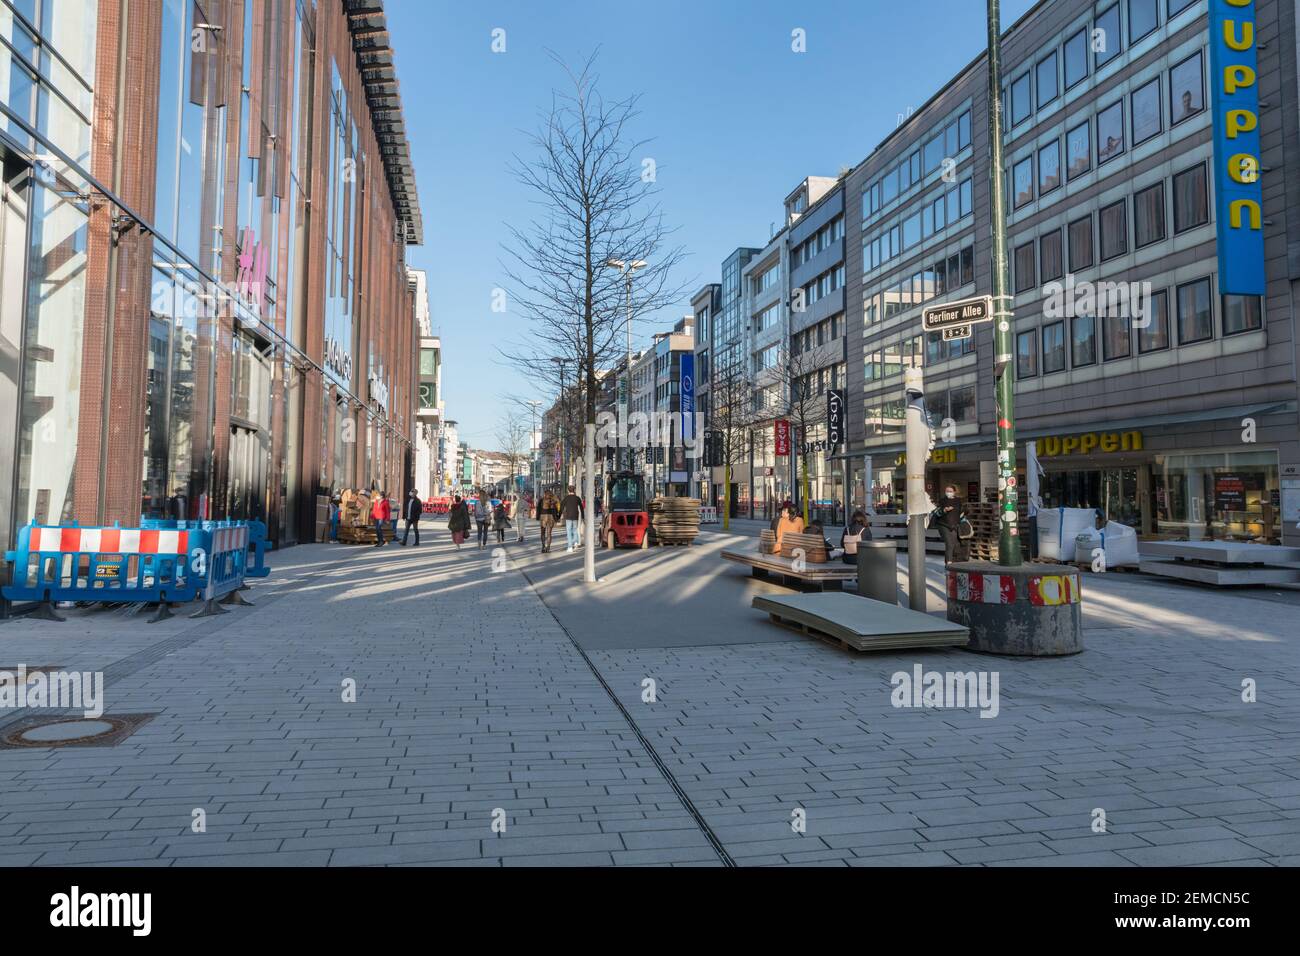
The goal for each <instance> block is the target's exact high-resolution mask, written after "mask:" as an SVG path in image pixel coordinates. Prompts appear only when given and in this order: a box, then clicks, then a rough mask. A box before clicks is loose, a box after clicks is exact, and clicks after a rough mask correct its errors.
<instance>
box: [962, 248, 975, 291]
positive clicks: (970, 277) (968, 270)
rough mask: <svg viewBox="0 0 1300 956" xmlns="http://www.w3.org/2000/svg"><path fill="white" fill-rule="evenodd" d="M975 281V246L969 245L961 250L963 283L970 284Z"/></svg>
mask: <svg viewBox="0 0 1300 956" xmlns="http://www.w3.org/2000/svg"><path fill="white" fill-rule="evenodd" d="M974 281H975V247H974V246H967V247H966V248H965V249H963V250H962V251H961V284H962V285H969V284H970V283H972V282H974Z"/></svg>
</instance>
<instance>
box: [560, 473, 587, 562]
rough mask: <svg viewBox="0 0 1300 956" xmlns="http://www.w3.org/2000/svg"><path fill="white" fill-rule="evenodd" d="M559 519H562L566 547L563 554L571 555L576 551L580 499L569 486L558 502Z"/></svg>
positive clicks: (580, 517) (580, 508)
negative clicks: (567, 491) (566, 492)
mask: <svg viewBox="0 0 1300 956" xmlns="http://www.w3.org/2000/svg"><path fill="white" fill-rule="evenodd" d="M560 517H561V518H563V519H564V535H565V540H566V542H567V544H568V547H567V548H565V551H564V553H565V554H572V553H573V552H574V551H576V550H577V549H578V543H579V542H578V522H579V521H581V520H582V499H581V498H579V497H578V496H577V495H576V494H575V493H574V487H573V485H569V493H568V494H567V495H565V496H564V498H563V499H562V500H561V501H560Z"/></svg>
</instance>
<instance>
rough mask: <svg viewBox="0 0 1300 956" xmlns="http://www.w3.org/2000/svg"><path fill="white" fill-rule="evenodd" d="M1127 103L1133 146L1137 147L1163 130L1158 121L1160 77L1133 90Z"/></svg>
mask: <svg viewBox="0 0 1300 956" xmlns="http://www.w3.org/2000/svg"><path fill="white" fill-rule="evenodd" d="M1129 102H1130V104H1131V105H1130V108H1129V113H1130V115H1131V122H1132V124H1133V145H1134V146H1137V145H1138V144H1139V143H1145V142H1146V141H1147V140H1149V139H1151V137H1153V136H1159V135H1160V131H1161V130H1162V129H1163V127H1162V125H1161V119H1160V77H1158V76H1157V77H1156V78H1155V79H1154V80H1152V81H1151V82H1150V83H1147V84H1146V85H1145V86H1143V87H1141V88H1139V89H1137V90H1134V91H1133V96H1132V97H1131V98H1130V100H1129Z"/></svg>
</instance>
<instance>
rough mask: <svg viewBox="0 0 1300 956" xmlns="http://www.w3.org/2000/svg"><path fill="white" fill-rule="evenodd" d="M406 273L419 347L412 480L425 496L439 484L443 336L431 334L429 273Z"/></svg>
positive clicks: (440, 473) (430, 494) (412, 271)
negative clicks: (412, 302)
mask: <svg viewBox="0 0 1300 956" xmlns="http://www.w3.org/2000/svg"><path fill="white" fill-rule="evenodd" d="M407 275H408V276H409V277H410V280H409V281H410V286H411V294H412V296H413V297H414V301H415V326H416V331H417V333H418V335H419V343H418V347H419V350H420V358H419V368H418V370H417V372H416V392H415V394H416V406H415V470H414V474H413V478H412V480H413V482H414V485H415V488H416V489H417V490H418V491H419V492H420V495H421V496H422V497H425V498H428V497H431V496H433V495H437V494H439V493H440V489H441V487H442V420H443V417H444V409H443V403H442V339H441V338H440V337H439V336H436V335H434V334H433V323H432V320H431V318H430V315H429V283H428V277H427V276H426V275H425V273H424V272H423V271H422V270H420V269H409V270H407Z"/></svg>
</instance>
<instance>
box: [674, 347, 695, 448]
mask: <svg viewBox="0 0 1300 956" xmlns="http://www.w3.org/2000/svg"><path fill="white" fill-rule="evenodd" d="M681 362H682V367H681V383H680V385H681V387H680V388H679V389H678V395H679V396H680V405H681V411H682V437H683V438H685V439H687V440H690V439H691V438H692V437H694V435H695V353H694V352H683V353H682V358H681Z"/></svg>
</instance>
